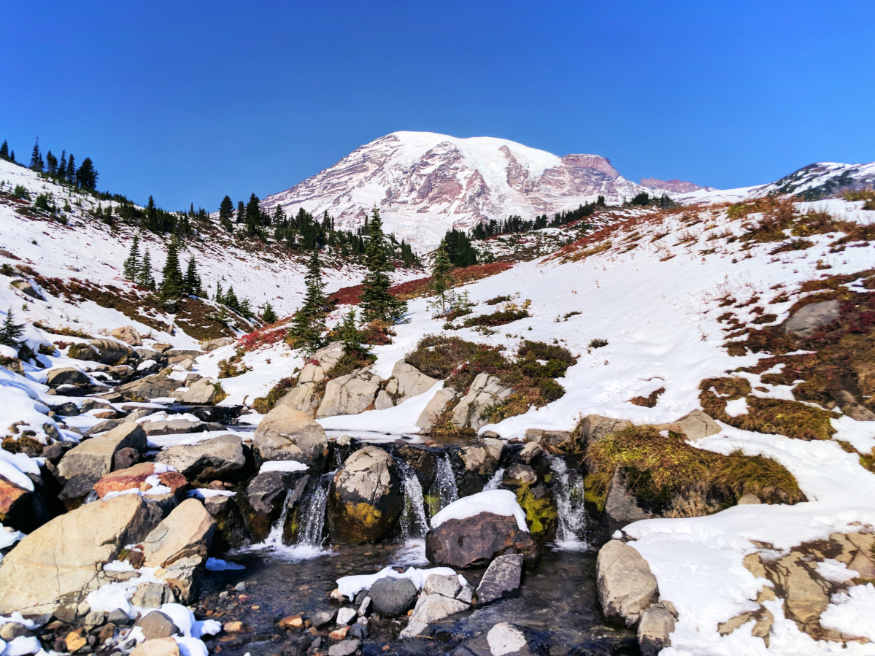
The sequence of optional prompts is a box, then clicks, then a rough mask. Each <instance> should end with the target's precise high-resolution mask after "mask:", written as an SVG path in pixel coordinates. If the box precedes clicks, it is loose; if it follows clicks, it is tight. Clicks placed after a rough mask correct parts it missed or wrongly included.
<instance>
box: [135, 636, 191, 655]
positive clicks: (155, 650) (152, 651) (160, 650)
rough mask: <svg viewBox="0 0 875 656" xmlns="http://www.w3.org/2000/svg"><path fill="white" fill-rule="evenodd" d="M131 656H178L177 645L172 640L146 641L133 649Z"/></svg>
mask: <svg viewBox="0 0 875 656" xmlns="http://www.w3.org/2000/svg"><path fill="white" fill-rule="evenodd" d="M131 656H179V644H178V643H177V642H176V640H174V639H173V638H158V639H155V640H146V641H145V642H141V643H140V644H139V645H137V646H136V647H134V649H133V651H132V652H131Z"/></svg>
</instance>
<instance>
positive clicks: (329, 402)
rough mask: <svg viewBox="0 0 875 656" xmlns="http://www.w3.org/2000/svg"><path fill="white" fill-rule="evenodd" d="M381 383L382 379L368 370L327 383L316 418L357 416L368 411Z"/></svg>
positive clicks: (355, 372) (361, 370) (360, 370)
mask: <svg viewBox="0 0 875 656" xmlns="http://www.w3.org/2000/svg"><path fill="white" fill-rule="evenodd" d="M382 382H383V379H382V378H380V377H379V376H377V375H376V374H375V373H373V372H372V371H371V370H370V369H359V370H358V371H354V372H352V373H351V374H347V375H346V376H340V377H339V378H335V379H333V380H331V381H329V382H328V384H327V385H326V386H325V396H324V397H323V398H322V403H321V404H319V409H318V410H317V411H316V416H317V417H333V416H335V415H357V414H359V413H361V412H364V411H365V410H368V409H369V408H370V407H371V406H372V405H373V403H374V399H375V398H376V396H377V392H379V391H380V383H382Z"/></svg>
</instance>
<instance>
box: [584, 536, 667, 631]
mask: <svg viewBox="0 0 875 656" xmlns="http://www.w3.org/2000/svg"><path fill="white" fill-rule="evenodd" d="M596 569H597V572H598V574H597V580H598V594H599V602H601V605H602V611H603V612H604V614H605V617H607V618H609V619H610V618H619V619H622V620H624V621H625V623H626V626H628V627H632V626H635V624H637V622H638V620H639V618H640V615H641V613H642V612H643V611H644V610H646V609H647V608H650V606H651V605H652V604H653V603H654V602H656V601H657V599H658V598H659V589H658V587H657V583H656V577H655V576H653V573H652V572H651V571H650V566H649V565H648V564H647V561H646V560H644V558H643V557H642V556H641V554H640V553H638V552H637V551H636V550H635V549H634V548H633V547H630V546H629V545H628V544H625V543H624V542H621V541H620V540H611V541H610V542H608V543H607V544H605V545H604V546H603V547H602V548H601V549H600V550H599V555H598V558H597V560H596Z"/></svg>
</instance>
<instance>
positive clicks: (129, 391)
mask: <svg viewBox="0 0 875 656" xmlns="http://www.w3.org/2000/svg"><path fill="white" fill-rule="evenodd" d="M180 387H182V382H181V381H178V380H173V379H172V378H168V377H167V376H165V375H164V374H152V375H151V376H146V377H145V378H140V379H139V380H135V381H133V382H130V383H125V384H124V385H120V386H119V387H117V388H116V391H117V392H119V393H120V394H122V395H124V397H125V398H126V399H128V400H130V401H151V400H152V399H157V398H166V397H169V396H170V395H171V393H172V392H174V391H175V390H177V389H179V388H180Z"/></svg>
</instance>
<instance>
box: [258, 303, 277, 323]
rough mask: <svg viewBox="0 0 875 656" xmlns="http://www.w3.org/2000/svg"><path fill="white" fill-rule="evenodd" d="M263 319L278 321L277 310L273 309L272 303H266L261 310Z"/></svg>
mask: <svg viewBox="0 0 875 656" xmlns="http://www.w3.org/2000/svg"><path fill="white" fill-rule="evenodd" d="M261 320H262V321H264V323H276V320H277V316H276V312H274V311H273V308H272V307H271V305H270V303H265V304H264V309H263V310H262V311H261Z"/></svg>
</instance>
